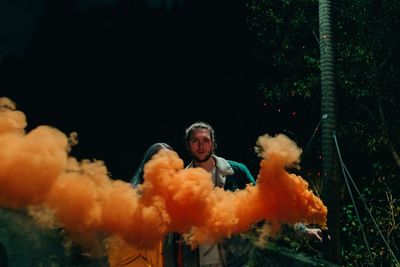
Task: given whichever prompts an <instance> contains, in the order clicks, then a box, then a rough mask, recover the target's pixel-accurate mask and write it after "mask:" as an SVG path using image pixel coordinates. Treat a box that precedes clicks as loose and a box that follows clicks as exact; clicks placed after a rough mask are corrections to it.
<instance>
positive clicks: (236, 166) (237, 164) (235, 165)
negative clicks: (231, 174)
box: [227, 160, 247, 170]
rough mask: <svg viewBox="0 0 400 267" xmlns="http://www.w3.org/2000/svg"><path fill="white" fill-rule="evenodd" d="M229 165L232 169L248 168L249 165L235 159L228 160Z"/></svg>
mask: <svg viewBox="0 0 400 267" xmlns="http://www.w3.org/2000/svg"><path fill="white" fill-rule="evenodd" d="M227 161H228V163H229V165H230V166H231V167H232V169H234V170H235V169H240V170H246V169H247V167H246V165H244V164H243V163H240V162H237V161H234V160H227Z"/></svg>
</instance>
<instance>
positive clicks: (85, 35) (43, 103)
mask: <svg viewBox="0 0 400 267" xmlns="http://www.w3.org/2000/svg"><path fill="white" fill-rule="evenodd" d="M6 2H10V1H6ZM17 2H18V1H17ZM28 2H29V1H26V2H25V1H21V5H20V7H22V6H24V5H23V4H22V3H25V9H23V10H22V9H18V6H17V5H16V4H12V3H11V2H10V3H5V2H4V3H3V4H2V8H1V12H2V14H5V13H8V15H9V16H8V21H7V22H8V23H9V25H10V26H9V27H7V29H5V28H2V32H1V33H0V34H1V42H0V48H1V49H2V51H3V54H2V55H1V56H2V62H1V63H2V64H1V66H0V68H1V69H0V73H1V77H0V78H1V84H0V88H1V95H2V96H7V97H9V98H11V99H12V100H13V101H14V102H16V105H17V108H18V109H19V110H21V111H23V112H24V113H25V114H26V116H27V121H28V129H27V130H28V131H29V130H30V129H32V128H35V127H37V126H38V125H43V124H44V125H50V126H53V127H55V128H57V129H59V130H61V131H62V132H64V133H66V134H69V133H70V132H73V131H75V132H77V133H78V138H79V143H78V144H77V145H76V146H74V147H73V150H72V152H71V155H72V156H74V157H77V158H78V159H80V160H81V159H99V160H103V161H104V162H105V164H106V166H107V167H108V170H109V171H110V173H111V176H112V177H113V178H115V179H122V180H126V181H128V180H129V179H130V177H131V176H132V174H133V173H134V171H135V169H136V167H137V166H138V164H139V162H140V160H141V158H142V156H143V154H144V152H145V150H146V149H147V147H148V146H149V145H151V144H152V143H154V142H158V141H163V142H168V143H170V144H171V145H172V146H173V147H174V148H175V149H176V150H177V152H178V153H179V155H180V156H181V157H182V158H183V159H184V160H185V161H186V162H187V155H186V151H185V149H184V144H183V133H184V130H185V128H186V127H187V126H189V125H190V124H191V123H192V122H195V121H198V120H201V121H206V122H208V123H210V124H211V125H212V126H213V127H214V129H215V131H216V138H217V142H218V150H217V154H218V155H220V156H223V157H226V158H228V159H233V160H237V161H241V162H243V163H245V164H247V165H248V166H249V168H250V170H251V171H252V173H253V174H254V175H256V174H257V171H258V163H259V160H258V159H257V157H256V156H255V154H254V152H253V147H254V145H255V142H256V140H257V137H258V136H260V135H262V134H265V133H268V134H271V135H273V134H275V133H279V132H283V133H286V134H288V135H289V137H291V138H295V139H296V141H298V142H299V145H300V146H304V145H305V143H306V142H307V141H308V138H309V137H310V136H311V134H312V131H313V128H310V129H308V130H307V128H304V127H303V125H302V121H305V120H307V116H308V115H307V114H296V116H294V115H293V112H294V111H296V108H295V107H290V108H289V107H285V108H283V109H282V110H279V111H278V109H277V108H276V107H274V108H272V105H271V104H270V103H267V102H266V101H264V100H263V98H262V96H261V94H260V92H259V91H258V90H257V87H256V85H257V81H256V78H257V75H260V73H259V72H260V71H259V70H258V69H257V66H255V65H254V64H253V62H252V57H251V54H252V53H251V51H252V48H253V46H254V40H253V39H254V38H253V37H252V35H251V33H249V32H248V30H247V27H246V24H245V9H244V6H242V5H244V3H243V2H242V1H218V2H215V1H192V2H190V1H186V2H184V5H183V6H182V7H179V8H173V9H172V10H169V11H165V10H163V9H156V8H148V7H146V6H145V5H144V4H143V3H141V2H140V1H127V0H124V1H118V4H117V3H112V2H111V1H110V2H107V1H102V2H101V4H100V2H95V1H86V2H85V3H87V4H86V5H83V6H82V2H81V4H80V5H76V6H73V4H70V3H71V2H73V1H70V0H68V1H67V0H60V1H57V4H50V5H48V4H46V2H47V1H44V0H43V1H38V2H37V3H38V4H37V5H38V6H37V7H36V6H34V5H33V4H32V3H30V5H29V7H26V4H27V3H28ZM48 2H50V3H51V2H54V1H48ZM77 2H79V1H77ZM96 3H99V4H96ZM227 7H229V8H227ZM4 8H6V9H8V10H9V11H10V12H5V9H4ZM11 14H15V15H16V16H11ZM0 17H1V16H0ZM18 17H19V18H21V20H17V18H18ZM22 18H23V19H22ZM3 19H5V18H4V17H3ZM22 22H24V23H25V24H24V23H22ZM21 23H22V24H24V25H21ZM25 25H33V26H32V31H30V30H28V32H27V33H26V32H25V30H24V29H26V27H28V29H30V28H29V27H30V26H25ZM21 36H22V37H21ZM13 40H17V41H13ZM15 52H16V53H17V54H18V55H22V56H14V55H13V53H15ZM263 75H268V73H265V74H263ZM302 116H303V117H302ZM316 123H317V121H315V123H314V121H312V122H310V123H309V125H312V126H314V125H315V124H316Z"/></svg>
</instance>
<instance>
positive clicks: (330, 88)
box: [319, 0, 341, 263]
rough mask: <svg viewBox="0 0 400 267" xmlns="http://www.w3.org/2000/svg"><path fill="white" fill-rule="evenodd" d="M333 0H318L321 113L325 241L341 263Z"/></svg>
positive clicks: (327, 255) (331, 257) (329, 254)
mask: <svg viewBox="0 0 400 267" xmlns="http://www.w3.org/2000/svg"><path fill="white" fill-rule="evenodd" d="M331 28H332V13H331V1H329V0H320V1H319V29H320V57H321V63H320V64H321V95H322V97H321V112H322V119H323V120H322V126H321V130H322V174H323V175H322V179H323V191H322V200H323V201H324V203H325V204H326V205H327V207H328V218H327V219H328V234H329V236H330V240H329V239H325V241H324V257H325V259H326V260H328V261H331V262H334V263H340V261H341V259H340V225H339V214H340V209H341V201H340V180H339V175H338V173H339V172H338V160H337V153H336V151H335V147H334V139H333V133H334V131H335V128H336V108H335V85H334V81H335V77H334V67H335V63H334V42H333V36H332V29H331Z"/></svg>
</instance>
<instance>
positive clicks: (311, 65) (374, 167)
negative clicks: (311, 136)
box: [246, 0, 400, 266]
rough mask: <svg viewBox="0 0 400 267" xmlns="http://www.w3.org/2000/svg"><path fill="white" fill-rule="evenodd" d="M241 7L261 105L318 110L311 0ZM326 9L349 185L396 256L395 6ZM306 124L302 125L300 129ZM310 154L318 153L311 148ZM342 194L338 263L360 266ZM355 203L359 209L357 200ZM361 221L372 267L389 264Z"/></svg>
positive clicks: (399, 122) (399, 136)
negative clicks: (350, 176) (250, 36)
mask: <svg viewBox="0 0 400 267" xmlns="http://www.w3.org/2000/svg"><path fill="white" fill-rule="evenodd" d="M246 2H247V11H248V17H247V21H248V25H249V29H250V31H251V32H252V33H253V36H254V39H255V41H256V44H257V45H256V48H255V49H256V50H257V51H260V50H261V51H263V53H261V52H258V53H256V54H257V55H260V56H258V57H256V58H255V60H254V62H255V63H257V64H258V67H259V68H261V69H262V71H260V72H261V73H263V74H264V75H263V76H262V77H259V79H258V81H257V82H258V88H259V90H261V91H262V92H263V94H264V97H265V99H266V101H269V102H272V103H277V102H279V103H282V104H285V103H287V102H288V101H293V100H292V99H294V97H296V98H295V99H297V101H298V102H299V103H300V108H303V109H304V110H309V109H314V110H318V109H319V107H320V102H321V100H320V69H319V44H318V40H316V39H318V37H317V36H318V35H319V33H318V28H319V27H318V1H312V0H306V1H268V0H261V1H257V0H247V1H246ZM332 4H333V7H332V10H333V11H334V19H333V24H334V40H335V49H336V51H335V53H336V66H335V74H336V81H335V82H336V84H335V87H336V91H337V108H338V110H337V112H338V116H337V117H338V121H337V136H338V140H339V142H340V147H341V148H342V156H343V159H344V160H345V162H346V163H347V164H346V165H348V166H350V169H352V172H353V175H354V174H356V175H357V176H358V177H365V178H363V179H360V178H358V179H357V177H355V182H356V184H358V185H361V186H360V187H361V188H363V191H362V193H363V195H364V197H365V199H367V205H368V207H369V209H370V211H371V213H372V215H373V216H374V218H375V219H376V221H377V223H378V225H379V227H380V229H381V230H382V233H383V235H384V236H385V237H386V238H387V239H388V242H389V244H390V246H391V248H392V250H393V251H394V253H395V254H396V255H397V256H398V255H400V251H399V247H398V246H397V243H396V242H395V240H398V239H399V234H398V232H399V231H398V227H399V219H398V218H399V213H398V212H399V209H400V208H399V199H400V192H399V189H398V186H397V187H396V186H395V183H394V182H393V181H395V180H396V179H398V172H399V169H400V159H399V151H400V102H399V101H398V99H400V90H399V88H400V49H399V48H398V46H399V43H400V31H399V30H398V29H399V28H400V17H399V16H398V14H400V2H399V1H396V0H383V1H372V0H351V1H350V0H344V1H336V2H335V1H332ZM299 98H302V99H300V100H299ZM303 100H307V101H303ZM302 101H303V102H302ZM301 105H303V106H302V107H301ZM314 125H315V121H310V122H309V125H302V126H303V127H309V128H312V127H314ZM311 153H314V154H317V153H318V151H316V150H315V148H314V151H312V152H311ZM316 165H317V164H316ZM316 171H318V170H315V172H316ZM342 190H343V200H344V204H345V206H344V208H343V214H342V218H341V222H342V234H343V238H344V240H346V242H342V251H343V253H342V254H343V261H344V263H343V264H344V265H345V266H364V265H368V261H369V256H368V252H367V250H366V245H365V242H364V241H363V238H362V235H361V232H360V224H359V222H358V219H357V218H356V216H355V213H354V207H352V206H351V205H353V204H352V203H351V202H350V199H349V196H348V192H347V191H346V189H345V188H343V189H342ZM356 201H357V205H358V206H359V209H363V206H362V205H361V203H360V200H359V199H356ZM361 216H362V220H363V224H364V226H365V228H366V235H367V237H368V242H369V244H370V248H371V255H372V257H373V259H374V261H375V264H376V265H377V266H391V265H393V266H394V262H393V258H391V257H390V251H389V250H388V248H387V247H386V246H385V244H384V243H383V241H382V239H381V238H380V236H379V233H378V232H377V230H376V229H374V224H373V222H372V221H371V219H370V218H369V217H368V213H367V212H366V211H365V210H364V211H363V212H361ZM295 249H296V248H295Z"/></svg>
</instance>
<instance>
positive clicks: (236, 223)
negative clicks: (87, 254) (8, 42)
mask: <svg viewBox="0 0 400 267" xmlns="http://www.w3.org/2000/svg"><path fill="white" fill-rule="evenodd" d="M26 125H27V123H26V118H25V115H24V113H22V112H21V111H18V110H15V104H14V103H13V102H12V101H11V100H10V99H8V98H0V193H1V194H0V207H4V208H11V209H23V208H28V210H30V212H31V214H32V215H33V216H34V218H35V219H36V220H37V221H39V222H41V223H42V224H47V225H49V226H58V227H62V228H64V229H65V230H66V231H67V232H68V233H70V235H71V237H72V238H76V239H77V240H79V241H82V242H90V240H92V239H93V238H94V237H95V236H98V235H99V234H101V235H102V236H105V237H107V236H110V235H115V234H116V235H119V236H120V237H121V238H123V239H124V240H125V241H126V242H128V243H130V244H132V245H135V246H138V247H141V248H149V247H153V246H154V245H155V244H157V243H158V241H160V240H161V239H162V238H163V236H164V235H165V234H166V233H168V232H171V231H176V232H184V233H186V234H187V238H188V241H189V242H190V244H192V245H196V244H198V243H202V242H205V241H210V240H216V239H219V238H222V237H227V236H230V235H231V234H234V233H239V232H244V231H246V230H249V229H250V227H251V225H252V224H254V223H256V222H258V221H260V220H263V219H265V220H267V221H269V222H271V223H272V226H273V228H275V229H279V226H280V225H281V224H282V223H289V224H292V223H296V222H305V223H315V224H319V225H320V226H321V227H323V228H324V227H326V215H327V208H326V207H325V206H324V204H323V203H322V201H321V200H320V199H319V198H318V197H316V196H315V195H314V194H313V193H312V192H311V191H310V190H308V183H307V182H306V181H305V180H303V179H302V178H301V177H299V176H296V175H294V174H289V173H288V172H287V171H286V167H287V166H289V165H292V164H298V163H299V156H300V154H301V149H299V148H298V147H297V146H296V144H295V143H294V142H293V141H291V140H290V139H288V138H287V137H286V136H284V135H277V136H275V137H270V136H268V135H265V136H261V137H259V139H258V142H257V144H258V145H259V147H260V148H262V149H261V151H260V156H261V157H262V160H261V163H260V171H259V174H258V178H257V185H255V186H252V185H249V186H247V188H246V189H244V190H237V191H235V192H229V191H224V190H222V189H220V188H213V186H212V183H211V179H210V177H209V174H208V173H207V172H206V171H204V170H203V169H200V168H192V169H184V166H183V161H182V160H181V159H180V158H179V157H178V155H177V154H176V153H175V152H173V151H169V150H162V151H160V152H159V153H158V154H157V155H155V156H154V157H153V159H152V160H151V161H150V162H149V163H148V164H146V166H145V182H144V184H143V185H142V186H141V187H140V188H138V189H135V188H132V186H131V185H130V184H129V183H127V182H124V181H121V180H113V179H111V178H110V177H109V176H108V171H107V168H106V166H105V165H104V163H103V162H101V161H94V162H92V161H89V160H83V161H78V160H77V159H75V158H74V157H72V156H71V155H70V150H71V143H72V141H73V140H72V138H68V137H67V136H66V135H65V134H64V133H62V132H60V131H59V130H57V129H55V128H52V127H50V126H39V127H37V128H35V129H33V130H32V131H30V132H25V127H26ZM138 190H140V191H141V192H138Z"/></svg>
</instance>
